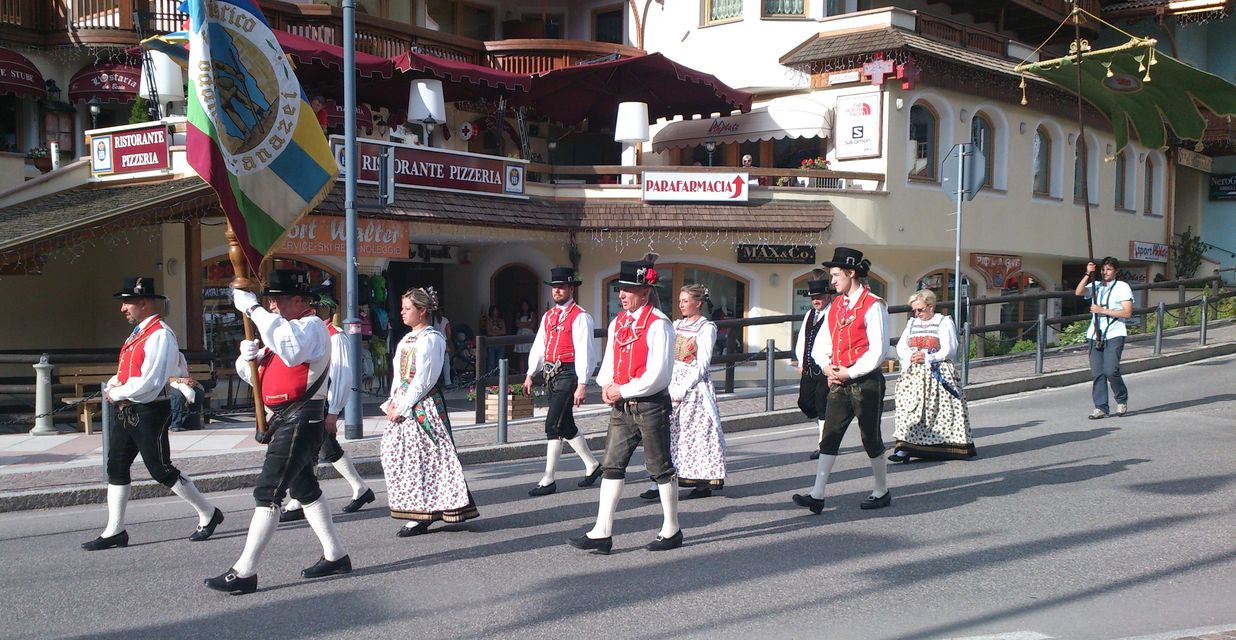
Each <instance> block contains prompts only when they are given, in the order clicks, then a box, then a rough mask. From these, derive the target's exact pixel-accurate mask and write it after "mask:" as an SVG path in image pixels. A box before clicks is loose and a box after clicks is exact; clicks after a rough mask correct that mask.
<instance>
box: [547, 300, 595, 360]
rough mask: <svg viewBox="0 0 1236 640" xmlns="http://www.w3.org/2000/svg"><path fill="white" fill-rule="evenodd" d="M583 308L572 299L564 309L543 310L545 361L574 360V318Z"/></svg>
mask: <svg viewBox="0 0 1236 640" xmlns="http://www.w3.org/2000/svg"><path fill="white" fill-rule="evenodd" d="M583 312H584V310H583V309H581V308H580V306H579V305H577V304H575V301H574V300H572V301H571V304H569V305H567V308H566V310H565V311H563V310H561V309H559V308H558V307H554V308H553V309H550V310H549V311H546V312H545V319H544V320H542V321H541V326H543V327H545V362H575V336H574V332H573V331H572V329H573V328H574V327H575V318H577V317H579V314H581V313H583Z"/></svg>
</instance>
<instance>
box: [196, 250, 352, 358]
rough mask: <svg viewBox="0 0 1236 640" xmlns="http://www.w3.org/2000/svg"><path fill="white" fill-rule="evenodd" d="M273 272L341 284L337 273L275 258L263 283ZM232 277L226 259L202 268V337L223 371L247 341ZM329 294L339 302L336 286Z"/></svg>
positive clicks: (317, 281) (267, 266)
mask: <svg viewBox="0 0 1236 640" xmlns="http://www.w3.org/2000/svg"><path fill="white" fill-rule="evenodd" d="M270 269H305V270H307V271H309V279H310V281H311V282H313V283H314V284H321V283H323V282H325V281H326V280H327V279H329V280H330V281H331V282H334V283H338V282H339V277H338V274H336V273H334V272H332V271H329V270H326V269H325V268H323V267H321V266H318V265H315V264H311V263H308V262H302V261H300V260H293V259H290V258H275V259H273V260H270V261H268V262H266V263H265V266H264V273H265V276H264V277H263V278H261V280H262V281H263V282H265V281H266V280H267V279H268V276H269V274H270ZM233 277H234V273H233V272H232V263H231V262H230V261H229V260H228V258H227V256H222V257H219V258H214V259H212V260H208V261H206V262H205V263H203V265H202V322H203V329H204V330H203V332H202V335H203V336H205V340H206V350H207V351H209V352H211V353H213V354H215V364H216V366H218V367H223V368H231V367H232V366H233V365H234V364H235V363H236V356H237V355H239V348H240V341H241V340H243V339H244V338H245V329H244V325H243V324H241V316H240V312H239V311H237V310H236V308H235V307H233V306H232V289H231V287H230V286H229V285H230V284H231V282H232V278H233ZM329 293H330V295H331V296H332V297H334V298H335V300H339V299H340V298H339V295H340V294H341V293H342V290H340V289H339V287H338V284H336V285H335V286H334V287H333V288H332V290H331V291H329Z"/></svg>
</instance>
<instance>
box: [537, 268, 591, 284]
mask: <svg viewBox="0 0 1236 640" xmlns="http://www.w3.org/2000/svg"><path fill="white" fill-rule="evenodd" d="M583 283H584V281H583V280H580V279H579V274H578V273H576V272H575V269H572V268H571V267H554V268H552V269H550V270H549V280H547V281H545V284H548V285H551V286H552V285H558V286H563V285H570V286H573V287H578V286H579V285H581V284H583Z"/></svg>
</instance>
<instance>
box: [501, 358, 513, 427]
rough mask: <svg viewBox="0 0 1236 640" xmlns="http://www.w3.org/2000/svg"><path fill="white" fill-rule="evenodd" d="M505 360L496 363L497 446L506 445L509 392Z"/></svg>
mask: <svg viewBox="0 0 1236 640" xmlns="http://www.w3.org/2000/svg"><path fill="white" fill-rule="evenodd" d="M506 374H507V359H506V358H503V359H501V360H499V361H498V444H506V405H507V403H508V402H510V397H511V396H510V391H508V389H507V385H506Z"/></svg>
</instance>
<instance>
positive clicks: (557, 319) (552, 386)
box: [524, 267, 601, 496]
mask: <svg viewBox="0 0 1236 640" xmlns="http://www.w3.org/2000/svg"><path fill="white" fill-rule="evenodd" d="M545 284H547V285H549V286H550V289H549V291H550V295H551V296H552V297H553V299H554V306H553V307H552V308H550V310H549V311H546V312H545V315H544V316H543V317H542V318H541V325H540V327H539V328H538V329H537V332H536V339H535V340H533V341H532V350H531V351H529V352H528V374H527V376H525V377H524V392H525V393H529V394H531V393H532V376H533V374H534V373H540V374H541V376H543V377H544V379H545V388H546V391H547V393H548V394H549V413H548V414H546V416H545V438H546V439H547V441H548V442H547V444H546V447H545V475H543V476H541V480H540V482H538V483H537V485H536V486H535V487H533V488H532V490H530V491H529V492H528V495H530V496H547V495H549V494H551V493H553V492H555V491H557V490H558V483H557V482H556V481H555V479H554V474H555V472H556V471H557V469H558V458H559V457H560V456H561V455H562V442H563V441H564V440H565V441H566V442H567V444H569V445H571V448H572V449H574V450H575V453H576V454H578V455H579V457H580V459H581V460H583V461H584V479H583V480H580V481H579V486H581V487H590V486H592V484H593V483H595V482H596V481H597V478H599V477H600V476H601V464H600V463H599V462H597V459H596V458H595V457H593V455H592V451H590V450H589V449H588V441H587V440H585V439H584V436H582V435H580V433H579V429H578V428H577V427H576V426H575V411H574V409H575V407H578V406H580V405H581V404H583V403H584V398H585V396H586V393H585V390H586V387H587V385H588V376H589V375H591V373H592V365H593V363H595V362H596V359H595V357H594V356H593V340H592V316H591V315H589V314H588V312H587V311H584V308H583V307H581V306H579V305H578V304H576V303H575V291H576V289H577V287H579V285H580V284H581V282H580V280H579V278H578V276H576V275H575V270H574V269H572V268H571V267H554V268H553V269H550V272H549V281H548V282H546V283H545Z"/></svg>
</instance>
